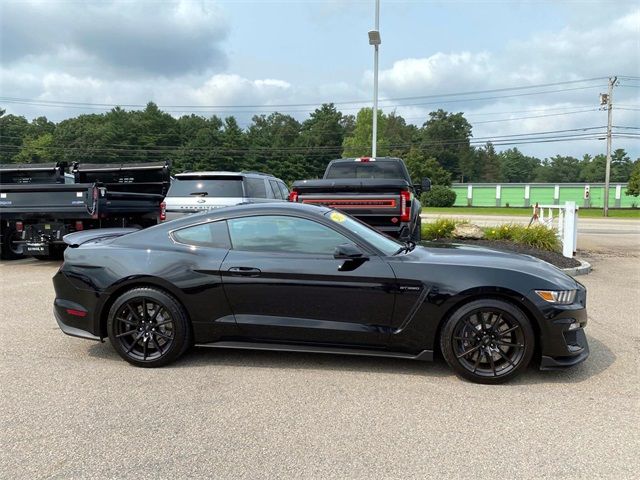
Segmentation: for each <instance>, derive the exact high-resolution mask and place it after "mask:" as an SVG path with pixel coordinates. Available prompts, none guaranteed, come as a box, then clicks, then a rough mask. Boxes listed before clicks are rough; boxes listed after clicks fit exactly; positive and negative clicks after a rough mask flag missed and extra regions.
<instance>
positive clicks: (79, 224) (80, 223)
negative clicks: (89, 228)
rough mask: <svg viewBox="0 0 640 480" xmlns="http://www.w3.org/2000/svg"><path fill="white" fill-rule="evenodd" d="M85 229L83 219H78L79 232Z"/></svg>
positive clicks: (77, 228)
mask: <svg viewBox="0 0 640 480" xmlns="http://www.w3.org/2000/svg"><path fill="white" fill-rule="evenodd" d="M81 230H84V225H83V224H82V220H76V231H77V232H79V231H81Z"/></svg>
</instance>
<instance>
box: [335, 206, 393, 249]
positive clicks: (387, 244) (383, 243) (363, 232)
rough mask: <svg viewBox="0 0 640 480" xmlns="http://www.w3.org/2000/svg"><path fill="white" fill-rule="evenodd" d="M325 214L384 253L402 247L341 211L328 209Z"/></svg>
mask: <svg viewBox="0 0 640 480" xmlns="http://www.w3.org/2000/svg"><path fill="white" fill-rule="evenodd" d="M325 216H326V217H329V218H330V219H331V220H332V221H334V222H336V223H339V224H341V225H342V226H344V227H346V228H347V229H348V230H351V231H352V232H353V233H355V234H356V235H358V236H359V237H362V238H364V239H365V240H366V241H367V242H368V243H370V244H371V245H373V246H374V247H376V248H377V249H378V250H380V251H381V252H382V253H384V254H385V255H393V254H395V253H396V252H397V251H398V249H399V248H400V247H402V244H401V243H400V242H397V241H395V240H393V239H392V238H390V237H387V236H386V235H383V234H381V233H380V232H378V231H377V230H374V229H373V228H371V227H370V226H369V225H367V224H365V223H362V222H360V221H358V220H356V219H354V218H351V217H348V216H347V215H345V214H344V213H342V212H339V211H337V210H330V211H329V212H327V213H325Z"/></svg>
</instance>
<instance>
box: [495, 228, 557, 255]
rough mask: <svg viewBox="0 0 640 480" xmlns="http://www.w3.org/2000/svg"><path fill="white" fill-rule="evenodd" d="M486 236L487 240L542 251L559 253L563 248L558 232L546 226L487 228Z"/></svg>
mask: <svg viewBox="0 0 640 480" xmlns="http://www.w3.org/2000/svg"><path fill="white" fill-rule="evenodd" d="M484 234H485V238H486V239H487V240H510V241H512V242H516V243H521V244H523V245H529V246H530V247H535V248H540V249H542V250H550V251H559V250H560V246H561V245H560V240H558V237H557V232H556V230H555V229H552V228H547V227H545V226H544V225H532V226H530V227H526V226H523V225H513V224H507V225H499V226H495V227H488V228H486V229H485V230H484Z"/></svg>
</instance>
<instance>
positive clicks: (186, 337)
mask: <svg viewBox="0 0 640 480" xmlns="http://www.w3.org/2000/svg"><path fill="white" fill-rule="evenodd" d="M143 312H144V313H143ZM107 331H108V333H109V340H110V341H111V344H112V345H113V347H114V348H115V350H116V352H118V354H119V355H120V356H121V357H122V358H123V359H124V360H126V361H127V362H129V363H131V364H132V365H135V366H137V367H147V368H153V367H162V366H164V365H168V364H169V363H171V362H174V361H175V360H177V359H178V358H179V357H180V356H181V355H182V354H184V353H185V351H186V350H187V349H188V348H189V346H190V345H191V342H192V340H191V339H192V332H191V324H190V322H189V319H188V317H187V314H186V312H185V310H184V308H183V307H182V305H180V303H179V302H178V301H177V300H176V299H175V298H174V297H173V296H171V295H169V294H167V293H165V292H164V291H162V290H159V289H155V288H147V287H144V288H134V289H132V290H129V291H127V292H125V293H123V294H122V295H120V296H119V297H118V298H117V299H116V301H115V302H114V303H113V305H112V306H111V309H110V310H109V316H108V318H107Z"/></svg>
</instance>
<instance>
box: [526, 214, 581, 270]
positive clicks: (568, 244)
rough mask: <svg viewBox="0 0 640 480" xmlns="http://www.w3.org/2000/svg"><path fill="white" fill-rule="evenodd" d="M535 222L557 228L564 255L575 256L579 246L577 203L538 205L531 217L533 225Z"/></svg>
mask: <svg viewBox="0 0 640 480" xmlns="http://www.w3.org/2000/svg"><path fill="white" fill-rule="evenodd" d="M545 210H546V215H545ZM556 210H557V213H556ZM533 222H538V223H541V224H543V225H546V226H548V227H549V228H556V229H557V231H558V238H559V239H560V241H561V242H562V255H564V256H565V257H568V258H572V257H573V256H574V255H575V253H576V247H577V245H578V207H577V206H576V202H565V203H564V205H538V204H537V203H536V205H535V206H534V207H533V216H532V217H531V223H533Z"/></svg>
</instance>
